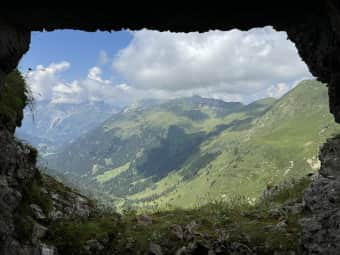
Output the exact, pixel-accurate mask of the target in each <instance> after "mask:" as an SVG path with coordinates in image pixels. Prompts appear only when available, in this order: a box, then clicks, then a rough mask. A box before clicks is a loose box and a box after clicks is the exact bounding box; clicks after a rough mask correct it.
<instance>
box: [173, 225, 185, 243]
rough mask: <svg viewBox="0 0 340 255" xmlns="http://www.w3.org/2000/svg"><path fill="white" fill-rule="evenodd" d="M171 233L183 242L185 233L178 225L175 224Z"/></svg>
mask: <svg viewBox="0 0 340 255" xmlns="http://www.w3.org/2000/svg"><path fill="white" fill-rule="evenodd" d="M170 228H171V232H172V233H173V234H174V235H175V236H176V237H177V238H178V239H180V240H183V237H184V233H183V228H182V227H181V226H180V225H178V224H174V225H172V226H171V227H170Z"/></svg>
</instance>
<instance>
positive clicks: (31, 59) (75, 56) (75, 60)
mask: <svg viewBox="0 0 340 255" xmlns="http://www.w3.org/2000/svg"><path fill="white" fill-rule="evenodd" d="M131 39H132V34H131V32H129V31H119V32H112V33H109V32H95V33H93V32H92V33H90V32H82V31H76V30H57V31H54V32H43V33H41V32H33V33H32V36H31V45H30V50H29V51H28V52H27V53H26V54H25V56H24V57H23V58H22V60H21V61H20V64H19V68H20V70H21V71H23V72H25V71H27V69H28V68H35V67H36V66H37V65H44V66H47V65H49V64H50V63H52V62H56V63H57V62H61V61H69V62H71V63H72V69H71V70H67V71H66V72H64V73H63V78H64V79H66V80H72V79H78V78H79V77H84V76H86V75H87V72H88V69H89V68H91V67H92V66H94V65H97V64H98V57H99V54H100V51H101V50H105V52H106V53H107V54H108V56H110V57H113V56H114V55H115V54H117V52H118V51H119V50H120V49H123V48H125V47H126V46H127V45H128V44H129V43H130V41H131ZM102 69H103V76H104V77H106V78H112V72H111V68H110V67H109V66H103V67H102Z"/></svg>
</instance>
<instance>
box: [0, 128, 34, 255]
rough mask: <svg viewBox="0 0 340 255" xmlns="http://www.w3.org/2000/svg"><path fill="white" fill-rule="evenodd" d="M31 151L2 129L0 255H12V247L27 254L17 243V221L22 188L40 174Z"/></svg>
mask: <svg viewBox="0 0 340 255" xmlns="http://www.w3.org/2000/svg"><path fill="white" fill-rule="evenodd" d="M29 154H30V149H29V147H27V146H25V145H23V144H21V143H19V142H17V141H15V139H14V137H13V134H11V133H10V132H9V131H7V130H6V129H4V128H1V127H0V208H1V210H0V254H12V251H11V250H12V247H13V246H15V247H20V248H18V249H20V250H27V247H25V246H21V245H20V244H19V243H18V242H17V240H16V233H15V225H14V217H13V215H14V214H16V208H17V207H18V206H19V205H20V202H21V198H22V196H23V187H25V186H26V185H28V184H29V183H30V182H31V181H32V179H33V178H34V177H35V175H36V173H37V169H36V168H35V166H34V162H32V161H31V159H30V156H29Z"/></svg>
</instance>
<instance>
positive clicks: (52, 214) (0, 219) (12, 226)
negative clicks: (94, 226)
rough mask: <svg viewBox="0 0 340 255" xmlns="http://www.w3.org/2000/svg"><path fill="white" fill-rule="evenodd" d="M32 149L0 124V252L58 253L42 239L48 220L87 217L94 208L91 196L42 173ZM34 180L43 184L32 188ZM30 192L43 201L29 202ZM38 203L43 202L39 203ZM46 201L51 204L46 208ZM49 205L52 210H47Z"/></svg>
mask: <svg viewBox="0 0 340 255" xmlns="http://www.w3.org/2000/svg"><path fill="white" fill-rule="evenodd" d="M33 150H34V149H33V148H32V147H30V146H29V145H24V144H22V143H20V142H19V141H16V140H15V138H14V136H13V134H12V133H11V132H10V131H8V130H7V129H6V128H4V127H2V126H1V124H0V254H1V255H11V254H24V255H26V254H27V255H29V254H54V255H55V254H57V251H56V249H55V248H54V247H53V246H49V245H46V244H43V243H42V242H41V241H40V240H41V238H43V237H44V235H45V233H46V232H47V230H48V223H50V222H53V221H54V220H56V219H60V218H62V219H68V218H72V217H77V218H79V217H82V218H86V217H88V216H89V215H90V213H91V209H92V207H91V203H90V201H89V200H88V199H86V198H85V197H83V196H81V195H80V194H78V193H76V192H74V191H72V190H71V189H69V188H66V187H64V186H62V184H60V183H58V182H57V181H55V180H54V179H53V178H51V177H48V176H41V174H40V173H39V171H38V169H37V168H36V167H35V161H36V160H35V157H34V156H33V155H32V154H34V153H35V152H34V151H33ZM38 181H39V182H38ZM35 182H38V183H39V184H40V186H38V187H34V188H35V189H34V190H33V189H32V190H30V188H29V187H31V186H32V183H35ZM27 192H32V193H34V194H35V196H37V194H38V195H39V197H41V198H42V199H41V201H39V200H37V201H33V202H32V203H30V204H28V205H26V204H27V203H28V201H27V199H28V198H27ZM32 196H33V195H32ZM31 199H32V198H31ZM35 199H36V198H35ZM38 202H40V203H42V204H37V203H38ZM45 203H46V204H48V205H49V207H47V206H46V205H45V207H44V204H45ZM23 208H27V209H26V210H23ZM46 208H48V210H49V213H46V211H47V209H46ZM27 212H30V213H27ZM23 239H25V240H23Z"/></svg>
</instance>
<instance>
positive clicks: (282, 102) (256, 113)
mask: <svg viewBox="0 0 340 255" xmlns="http://www.w3.org/2000/svg"><path fill="white" fill-rule="evenodd" d="M339 131H340V128H339V127H337V125H336V124H335V123H334V121H333V119H332V116H331V114H329V113H328V98H327V89H326V87H325V86H324V85H323V84H321V83H319V82H316V81H313V80H306V81H302V82H301V83H300V84H298V85H297V86H296V87H295V88H294V89H293V90H291V91H290V92H289V93H287V94H286V95H284V96H283V97H282V98H280V99H277V100H276V99H274V98H266V99H262V100H259V101H255V102H253V103H251V104H248V105H244V104H242V103H238V102H224V101H221V100H215V99H208V98H202V97H199V96H193V97H190V98H179V99H173V100H168V101H165V100H144V101H141V102H139V103H137V104H134V105H132V106H129V107H126V108H125V109H123V110H122V111H121V112H119V113H117V114H114V115H113V116H112V117H109V118H108V119H107V120H105V121H104V122H103V123H102V124H100V125H99V126H97V127H96V128H94V129H92V130H90V131H89V132H88V133H85V134H82V135H81V136H80V137H79V138H77V139H75V140H74V141H73V142H71V143H68V144H66V145H64V146H63V147H62V148H61V149H59V151H58V152H57V153H55V154H52V155H51V154H50V155H47V156H46V157H43V160H44V161H45V162H48V164H47V169H48V170H47V172H48V173H50V174H52V175H54V176H57V177H59V178H61V179H63V180H65V181H67V183H71V184H72V185H74V186H76V187H77V188H78V189H80V190H82V191H84V192H86V194H89V195H91V196H93V197H95V198H96V199H98V200H99V201H101V202H102V203H103V204H106V205H108V206H113V207H115V208H116V209H117V210H121V209H122V208H143V209H146V210H148V209H150V210H155V209H172V208H194V207H197V206H202V205H204V204H206V203H208V202H211V201H215V200H226V201H227V200H230V199H233V198H235V197H242V198H244V199H245V200H247V201H248V202H249V203H250V204H255V203H256V201H257V200H258V199H259V198H260V196H261V194H262V193H263V191H264V190H265V189H266V188H268V187H270V186H274V185H277V184H279V183H282V182H284V181H290V180H294V179H295V180H296V179H299V178H301V177H303V176H305V175H306V174H309V173H315V172H316V171H317V170H318V168H319V161H318V158H317V155H318V151H319V147H320V145H321V144H323V143H324V142H325V141H326V139H327V138H330V137H332V136H334V135H336V134H338V133H339Z"/></svg>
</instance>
